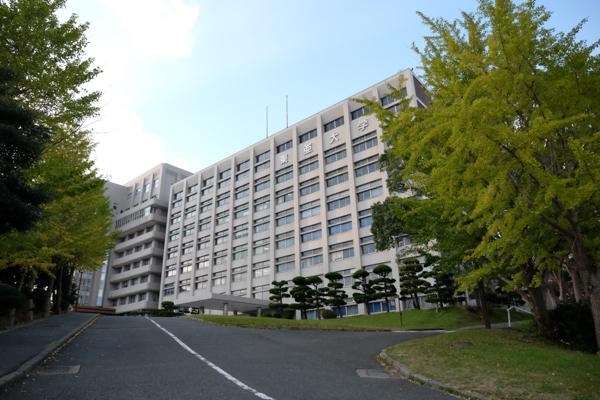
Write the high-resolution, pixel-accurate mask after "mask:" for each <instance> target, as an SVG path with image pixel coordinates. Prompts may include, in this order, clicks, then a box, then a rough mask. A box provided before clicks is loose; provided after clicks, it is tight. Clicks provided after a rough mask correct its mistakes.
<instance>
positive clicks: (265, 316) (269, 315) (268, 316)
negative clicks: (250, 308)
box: [260, 313, 273, 318]
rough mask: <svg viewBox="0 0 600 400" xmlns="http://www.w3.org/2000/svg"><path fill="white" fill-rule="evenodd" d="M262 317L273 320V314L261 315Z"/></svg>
mask: <svg viewBox="0 0 600 400" xmlns="http://www.w3.org/2000/svg"><path fill="white" fill-rule="evenodd" d="M260 316H261V317H262V318H273V314H271V313H264V314H260Z"/></svg>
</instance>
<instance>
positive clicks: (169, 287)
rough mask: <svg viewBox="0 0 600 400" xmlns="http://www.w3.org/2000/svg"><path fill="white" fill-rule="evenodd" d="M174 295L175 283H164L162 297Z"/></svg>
mask: <svg viewBox="0 0 600 400" xmlns="http://www.w3.org/2000/svg"><path fill="white" fill-rule="evenodd" d="M173 294H175V282H173V283H166V284H165V286H164V295H165V296H170V295H173Z"/></svg>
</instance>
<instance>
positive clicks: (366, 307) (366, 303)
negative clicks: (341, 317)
mask: <svg viewBox="0 0 600 400" xmlns="http://www.w3.org/2000/svg"><path fill="white" fill-rule="evenodd" d="M365 311H367V315H371V311H370V310H369V302H368V301H365Z"/></svg>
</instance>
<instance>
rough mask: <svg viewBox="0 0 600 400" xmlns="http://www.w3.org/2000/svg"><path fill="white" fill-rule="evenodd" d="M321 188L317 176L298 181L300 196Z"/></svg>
mask: <svg viewBox="0 0 600 400" xmlns="http://www.w3.org/2000/svg"><path fill="white" fill-rule="evenodd" d="M320 189H321V185H320V184H319V178H312V179H309V180H307V181H304V182H300V197H302V196H306V195H307V194H310V193H315V192H318V191H319V190H320Z"/></svg>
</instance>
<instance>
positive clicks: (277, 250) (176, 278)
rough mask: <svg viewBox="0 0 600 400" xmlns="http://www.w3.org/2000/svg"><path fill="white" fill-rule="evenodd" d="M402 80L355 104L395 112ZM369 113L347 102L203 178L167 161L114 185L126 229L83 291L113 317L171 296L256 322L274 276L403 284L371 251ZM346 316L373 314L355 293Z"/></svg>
mask: <svg viewBox="0 0 600 400" xmlns="http://www.w3.org/2000/svg"><path fill="white" fill-rule="evenodd" d="M400 74H401V75H403V77H404V78H405V83H404V85H405V87H404V93H405V95H406V96H408V97H412V105H413V106H414V107H426V106H427V104H428V102H429V97H428V96H427V95H426V93H425V91H424V90H423V87H422V84H421V82H420V81H419V79H418V78H417V77H416V75H414V74H413V72H412V71H411V70H405V71H403V72H401V73H400ZM398 78H399V75H395V76H393V77H391V78H389V79H386V80H385V81H382V82H380V83H378V84H376V85H374V86H372V87H370V88H368V89H365V90H363V91H362V92H360V93H357V94H356V95H354V96H352V98H363V97H366V98H369V99H372V98H376V99H377V101H379V102H380V103H381V104H382V105H383V106H384V107H385V108H388V109H390V110H397V107H398V99H394V98H393V97H391V96H389V89H388V84H392V85H396V86H397V85H398V82H399V80H398ZM365 112H366V110H365V109H364V107H363V106H362V104H360V103H356V102H354V101H352V100H351V99H347V100H344V101H341V102H339V103H337V104H335V105H333V106H331V107H329V108H327V109H326V110H323V111H321V112H319V113H318V114H316V115H313V116H311V117H309V118H307V119H305V120H303V121H301V122H298V123H297V124H295V125H292V126H290V127H289V128H286V129H285V130H282V131H281V132H278V133H276V134H274V135H272V136H269V137H268V138H266V139H264V140H262V141H260V142H258V143H256V144H254V145H253V146H251V147H248V148H246V149H244V150H242V151H239V152H237V153H236V154H233V155H232V156H230V157H228V158H226V159H223V160H221V161H219V162H218V163H216V164H214V165H211V166H209V167H207V168H205V169H203V170H201V171H199V172H197V173H195V174H192V173H191V172H188V171H184V170H182V169H179V168H176V167H174V166H172V165H168V164H161V165H159V166H157V167H156V168H154V169H152V170H151V171H148V172H147V173H145V174H143V175H140V176H138V177H137V178H135V179H133V180H131V181H130V182H128V183H127V184H125V185H116V184H112V183H109V184H108V185H107V196H108V197H110V201H111V204H112V205H113V209H114V210H115V225H114V229H115V230H120V231H121V232H122V233H121V236H120V240H119V243H118V244H117V245H116V247H115V248H114V250H113V251H112V252H111V254H110V258H109V260H108V262H107V264H106V265H105V266H104V268H103V270H102V272H101V273H98V274H97V275H98V277H96V278H95V279H92V280H91V281H92V282H89V284H88V282H87V281H86V285H87V286H86V289H87V288H88V286H89V287H90V288H98V289H92V290H91V291H89V294H88V292H87V291H86V292H82V293H83V294H84V295H88V296H89V298H86V300H88V301H89V302H90V303H91V305H96V304H98V305H100V304H102V305H104V306H105V307H115V308H116V312H117V313H126V312H129V311H133V310H143V309H152V308H159V304H160V303H161V302H162V301H173V302H174V303H175V304H176V305H178V306H182V307H196V308H200V309H201V310H203V311H204V312H214V313H223V312H225V313H231V312H234V313H236V312H243V313H248V314H253V315H256V314H259V313H260V312H261V310H265V309H266V308H268V303H269V302H270V301H269V300H268V298H269V296H270V293H269V289H270V288H271V282H272V281H273V280H278V281H280V280H291V279H292V278H294V277H296V276H312V275H318V276H323V275H324V274H326V273H327V272H330V271H336V272H339V273H341V274H342V275H343V276H344V277H345V278H344V287H345V289H347V291H348V293H349V294H351V292H352V289H351V288H350V286H351V285H352V283H353V279H352V278H351V275H352V273H354V272H355V271H356V270H358V269H361V268H364V269H366V270H367V271H369V270H372V269H373V268H374V267H375V266H377V265H379V264H388V265H390V266H392V270H393V274H394V275H393V277H394V278H395V279H398V268H397V267H396V264H395V258H396V250H390V251H385V252H377V251H375V244H374V242H373V236H372V234H371V231H370V226H371V223H372V219H371V205H372V204H373V203H374V202H376V201H382V200H383V199H384V198H385V197H386V196H388V195H389V193H388V190H387V187H386V185H385V181H386V178H387V176H386V174H385V173H383V172H381V171H380V168H379V156H380V155H381V154H382V153H383V151H384V148H385V147H384V144H383V143H382V142H381V135H382V133H383V132H382V131H381V128H380V127H379V122H378V121H377V120H376V119H375V117H374V116H373V115H369V116H367V115H364V114H365ZM101 286H103V287H102V288H100V287H101ZM94 290H95V291H94ZM92 292H94V293H98V294H97V297H94V295H93V293H92ZM398 306H401V305H399V304H398V303H394V305H393V306H391V307H390V308H392V309H396V308H397V307H398ZM370 307H371V312H380V311H384V307H385V305H384V303H383V302H375V303H373V304H371V306H370ZM343 312H344V314H345V315H356V314H363V313H365V310H364V308H363V306H362V305H357V304H355V303H353V302H352V300H351V295H350V300H349V302H348V304H347V306H346V307H344V308H343ZM314 316H315V315H314V312H313V313H312V314H311V313H309V317H314Z"/></svg>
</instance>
